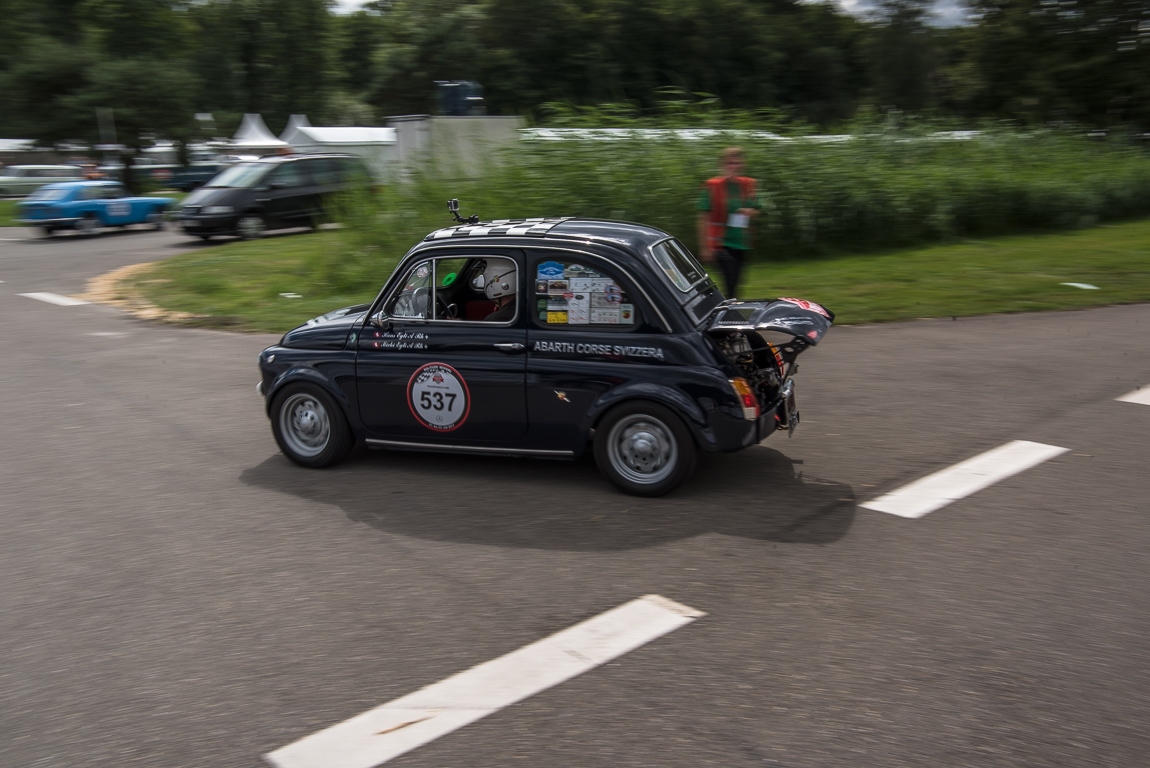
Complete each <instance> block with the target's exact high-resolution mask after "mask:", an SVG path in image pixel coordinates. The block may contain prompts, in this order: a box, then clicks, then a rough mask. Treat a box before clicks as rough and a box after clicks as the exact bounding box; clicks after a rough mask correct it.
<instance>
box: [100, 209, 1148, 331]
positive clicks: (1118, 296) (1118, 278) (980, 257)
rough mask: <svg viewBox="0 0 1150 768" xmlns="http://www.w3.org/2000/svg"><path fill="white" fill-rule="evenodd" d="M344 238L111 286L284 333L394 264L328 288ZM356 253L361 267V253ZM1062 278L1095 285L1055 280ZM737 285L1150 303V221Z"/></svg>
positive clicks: (196, 257)
mask: <svg viewBox="0 0 1150 768" xmlns="http://www.w3.org/2000/svg"><path fill="white" fill-rule="evenodd" d="M349 237H350V235H349V234H348V233H347V232H343V231H337V232H318V233H312V234H304V235H294V236H283V237H274V238H269V239H266V240H260V241H255V242H246V243H234V244H228V245H224V246H220V247H217V248H211V249H205V250H200V251H197V252H196V253H191V254H187V255H183V256H177V257H174V258H171V259H168V260H166V261H163V262H159V263H157V264H155V265H153V266H152V267H151V268H149V269H145V270H141V271H138V272H136V273H135V274H133V275H130V276H128V277H126V278H125V279H124V280H123V281H122V282H121V283H120V284H119V286H118V288H117V289H116V292H117V293H119V294H122V296H123V297H128V296H138V297H139V298H142V299H144V300H145V301H147V302H149V303H151V304H154V305H156V306H158V307H160V308H162V309H163V310H166V311H168V312H172V313H181V314H182V318H181V319H180V320H179V322H183V323H188V324H193V325H201V326H210V327H224V328H234V329H236V330H253V331H273V332H282V331H285V330H287V329H289V328H291V327H294V326H295V325H298V324H299V323H301V322H303V321H304V320H306V319H308V318H310V317H314V316H316V315H319V314H322V313H324V312H327V311H329V310H332V309H336V308H338V307H341V306H346V305H349V304H355V303H358V302H363V301H370V300H371V299H372V298H373V297H374V296H375V295H376V292H377V291H378V289H379V287H380V286H381V285H382V284H383V282H384V280H386V279H387V277H388V275H389V274H390V273H391V270H392V268H393V267H394V255H392V257H391V258H388V257H386V256H385V255H384V254H383V252H382V251H379V252H378V253H379V256H378V269H377V270H374V269H373V270H372V271H373V272H374V274H372V275H371V276H370V277H371V280H370V282H367V281H364V282H361V284H360V286H359V287H357V288H352V289H349V288H347V287H340V288H338V289H327V288H325V287H324V286H329V285H335V286H346V281H344V280H339V279H332V275H333V274H334V273H335V272H337V271H338V268H339V263H340V260H341V259H342V258H343V256H342V254H346V253H347V252H348V249H349V248H351V247H354V244H349V242H348V238H349ZM372 253H375V252H374V251H372V252H369V254H372ZM359 258H360V260H359V263H360V265H361V267H362V264H363V252H362V251H360V252H359ZM358 274H359V275H362V274H363V271H362V268H360V269H359V271H358ZM716 278H718V275H717V274H716ZM365 280H366V276H365ZM1068 282H1075V283H1086V284H1091V285H1095V286H1097V287H1098V289H1097V290H1084V289H1081V288H1075V287H1072V286H1066V285H1061V284H1060V283H1068ZM739 293H741V294H742V295H744V296H756V297H761V296H767V297H776V296H798V297H801V298H806V299H811V300H813V301H818V302H820V303H823V304H826V305H827V306H828V307H830V308H831V309H833V310H834V311H835V313H836V314H837V315H838V322H840V323H852V324H853V323H873V322H884V321H892V320H907V319H913V318H920V317H950V316H958V315H977V314H988V313H996V312H1031V311H1040V310H1057V309H1074V308H1080V307H1089V306H1099V305H1104V304H1121V303H1130V302H1140V301H1150V220H1143V221H1134V222H1125V223H1121V224H1108V225H1103V226H1100V227H1095V228H1092V229H1086V230H1079V231H1075V232H1071V233H1063V234H1040V235H1016V236H1011V237H1002V238H995V239H991V240H986V241H979V242H973V241H970V242H963V243H958V244H953V245H936V246H930V247H922V248H909V249H900V250H895V251H883V252H875V253H868V254H857V253H856V254H843V255H829V256H822V257H818V258H803V259H790V260H775V261H772V260H770V258H769V256H768V255H764V254H758V255H757V257H756V258H755V259H754V260H753V262H752V264H751V265H750V267H749V268H748V270H747V273H746V275H745V278H744V284H743V288H742V289H741V290H740V291H739ZM283 294H298V295H299V296H300V298H290V297H285V296H284V295H283Z"/></svg>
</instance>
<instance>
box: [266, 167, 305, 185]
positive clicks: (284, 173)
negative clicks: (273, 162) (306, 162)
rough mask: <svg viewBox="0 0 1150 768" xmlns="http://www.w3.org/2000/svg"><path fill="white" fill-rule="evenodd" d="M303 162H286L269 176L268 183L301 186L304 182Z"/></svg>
mask: <svg viewBox="0 0 1150 768" xmlns="http://www.w3.org/2000/svg"><path fill="white" fill-rule="evenodd" d="M304 181H305V179H304V174H303V167H302V163H299V162H295V163H284V164H283V165H281V166H280V167H279V168H276V169H275V170H274V171H272V172H271V175H270V176H268V184H278V185H279V186H281V187H300V186H303V184H304Z"/></svg>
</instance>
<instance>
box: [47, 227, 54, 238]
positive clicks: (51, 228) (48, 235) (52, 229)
mask: <svg viewBox="0 0 1150 768" xmlns="http://www.w3.org/2000/svg"><path fill="white" fill-rule="evenodd" d="M55 231H56V228H55V227H44V237H51V236H52V234H53V233H54V232H55Z"/></svg>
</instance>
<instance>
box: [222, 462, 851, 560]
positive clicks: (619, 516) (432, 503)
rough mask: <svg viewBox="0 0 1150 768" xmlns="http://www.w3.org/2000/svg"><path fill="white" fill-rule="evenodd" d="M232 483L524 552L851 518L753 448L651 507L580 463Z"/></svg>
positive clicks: (302, 473)
mask: <svg viewBox="0 0 1150 768" xmlns="http://www.w3.org/2000/svg"><path fill="white" fill-rule="evenodd" d="M240 481H241V482H243V483H245V484H247V485H251V486H255V487H259V488H265V489H268V490H274V491H278V492H280V493H286V494H289V495H292V496H296V497H298V498H301V499H306V500H308V501H314V502H319V503H322V504H324V505H334V506H335V507H338V508H340V509H342V510H343V513H344V514H346V515H347V517H348V518H349V519H351V520H354V521H355V522H357V523H362V524H364V525H368V526H371V527H373V528H377V529H379V530H382V531H387V532H389V533H394V534H400V535H404V536H415V537H419V538H424V539H434V540H439V541H453V542H466V543H472V544H488V545H492V546H500V547H526V548H534V549H557V550H572V551H594V550H604V551H607V550H625V549H632V548H641V547H650V546H656V545H659V544H663V543H667V542H671V541H677V540H680V539H686V538H690V537H694V536H698V535H700V534H703V533H721V534H725V535H729V536H739V537H743V538H748V539H758V540H764V541H773V542H785V543H795V544H829V543H831V542H834V541H837V540H838V539H840V538H841V537H842V536H844V535H845V534H846V532H847V530H849V529H850V526H851V523H852V522H853V521H854V515H855V498H854V492H853V491H852V490H851V488H850V486H849V485H846V484H844V483H838V482H833V481H828V480H822V479H818V478H813V477H803V476H802V474H801V473H800V472H797V471H796V467H795V462H793V461H792V460H791V459H789V458H788V457H787V456H786V455H784V454H783V453H781V452H779V451H777V450H774V449H771V448H766V447H763V446H756V447H753V448H750V449H748V450H746V451H742V452H741V453H736V454H728V455H721V456H714V455H704V456H702V457H700V461H699V468H698V471H697V472H696V473H695V475H694V476H693V477H692V478H690V479H689V480H688V481H687V482H685V483H684V484H683V485H682V486H680V487H679V489H678V490H676V491H674V492H673V493H671V494H669V495H667V496H663V497H661V498H657V499H646V498H638V497H634V496H627V495H625V494H622V493H620V492H618V491H616V490H615V489H614V488H613V487H612V486H611V485H610V484H609V483H608V482H607V481H606V480H605V479H603V477H602V476H601V475H600V474H599V471H598V469H597V468H596V467H595V462H594V461H593V460H592V459H591V458H590V457H589V456H585V457H583V458H581V459H579V460H578V461H575V462H566V461H544V460H538V459H513V458H503V457H481V456H455V455H446V454H430V453H399V452H390V451H357V452H356V453H355V454H353V455H352V457H351V458H350V459H349V460H348V461H347V462H345V463H343V464H341V465H339V466H338V467H335V468H332V469H327V470H308V469H303V468H301V467H297V466H296V465H294V464H292V463H291V462H289V461H288V460H287V459H286V458H285V457H284V456H282V455H280V454H277V455H275V456H272V457H270V458H268V459H267V460H266V461H264V462H263V463H261V464H259V465H258V466H255V467H253V468H251V469H247V470H245V471H244V472H243V473H241V475H240Z"/></svg>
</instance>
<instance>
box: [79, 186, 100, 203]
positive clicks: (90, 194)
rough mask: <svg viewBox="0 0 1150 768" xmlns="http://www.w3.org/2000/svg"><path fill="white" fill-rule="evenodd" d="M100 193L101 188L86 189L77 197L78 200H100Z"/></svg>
mask: <svg viewBox="0 0 1150 768" xmlns="http://www.w3.org/2000/svg"><path fill="white" fill-rule="evenodd" d="M100 193H101V190H100V188H99V187H84V188H83V189H81V190H80V194H79V195H77V196H76V197H77V199H78V200H99V199H100Z"/></svg>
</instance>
